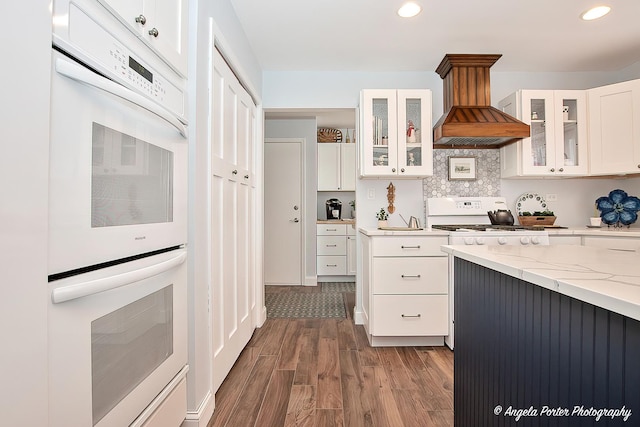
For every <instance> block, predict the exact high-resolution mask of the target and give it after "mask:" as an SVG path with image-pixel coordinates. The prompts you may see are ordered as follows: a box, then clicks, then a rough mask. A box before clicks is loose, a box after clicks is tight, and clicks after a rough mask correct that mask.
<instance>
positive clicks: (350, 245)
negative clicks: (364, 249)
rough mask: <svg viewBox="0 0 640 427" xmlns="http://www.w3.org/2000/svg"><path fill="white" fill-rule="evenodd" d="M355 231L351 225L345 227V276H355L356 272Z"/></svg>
mask: <svg viewBox="0 0 640 427" xmlns="http://www.w3.org/2000/svg"><path fill="white" fill-rule="evenodd" d="M356 248H357V244H356V229H355V227H354V226H353V225H347V275H348V276H355V275H356V270H357V265H356V263H357V257H356V250H357V249H356Z"/></svg>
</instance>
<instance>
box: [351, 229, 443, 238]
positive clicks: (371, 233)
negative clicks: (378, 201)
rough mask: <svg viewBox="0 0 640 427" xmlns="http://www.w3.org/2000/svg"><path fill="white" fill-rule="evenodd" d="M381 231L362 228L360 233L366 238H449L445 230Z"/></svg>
mask: <svg viewBox="0 0 640 427" xmlns="http://www.w3.org/2000/svg"><path fill="white" fill-rule="evenodd" d="M400 228H401V227H398V230H381V229H379V228H374V227H360V228H358V231H359V232H360V233H362V234H364V235H366V236H448V235H449V232H448V231H444V230H432V229H430V228H424V229H420V230H400Z"/></svg>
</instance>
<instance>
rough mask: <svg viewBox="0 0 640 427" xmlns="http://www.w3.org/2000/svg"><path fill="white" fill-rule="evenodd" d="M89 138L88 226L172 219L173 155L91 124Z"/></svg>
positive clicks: (167, 220) (169, 220)
mask: <svg viewBox="0 0 640 427" xmlns="http://www.w3.org/2000/svg"><path fill="white" fill-rule="evenodd" d="M92 134H93V135H92V178H91V227H93V228H96V227H113V226H120V225H134V224H155V223H165V222H171V221H173V153H172V152H170V151H168V150H165V149H163V148H160V147H158V146H155V145H153V144H150V143H148V142H146V141H142V140H140V139H137V138H134V137H133V136H130V135H127V134H124V133H121V132H119V131H117V130H115V129H111V128H108V127H106V126H103V125H101V124H99V123H95V122H94V123H93V129H92Z"/></svg>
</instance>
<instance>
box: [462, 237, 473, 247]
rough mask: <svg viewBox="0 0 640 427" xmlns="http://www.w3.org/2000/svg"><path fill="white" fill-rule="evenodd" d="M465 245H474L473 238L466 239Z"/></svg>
mask: <svg viewBox="0 0 640 427" xmlns="http://www.w3.org/2000/svg"><path fill="white" fill-rule="evenodd" d="M464 244H465V245H473V237H465V238H464Z"/></svg>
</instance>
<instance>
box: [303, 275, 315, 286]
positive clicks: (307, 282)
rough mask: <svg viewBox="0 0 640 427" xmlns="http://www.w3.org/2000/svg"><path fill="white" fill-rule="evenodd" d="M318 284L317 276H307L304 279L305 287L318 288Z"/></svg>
mask: <svg viewBox="0 0 640 427" xmlns="http://www.w3.org/2000/svg"><path fill="white" fill-rule="evenodd" d="M317 284H318V278H317V277H316V276H307V277H305V278H304V283H303V285H304V286H316V285H317Z"/></svg>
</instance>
